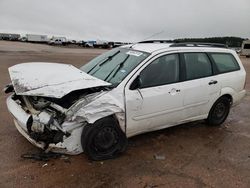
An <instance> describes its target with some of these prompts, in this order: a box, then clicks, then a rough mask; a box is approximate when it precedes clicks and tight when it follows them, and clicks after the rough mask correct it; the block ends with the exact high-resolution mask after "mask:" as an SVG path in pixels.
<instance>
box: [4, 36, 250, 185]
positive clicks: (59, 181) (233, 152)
mask: <svg viewBox="0 0 250 188" xmlns="http://www.w3.org/2000/svg"><path fill="white" fill-rule="evenodd" d="M103 51H104V50H101V49H71V48H70V49H67V48H61V47H51V46H47V45H39V44H28V43H19V42H5V41H0V71H1V72H0V88H3V87H4V86H5V85H6V84H8V83H9V82H10V79H9V75H8V71H7V68H8V67H10V66H12V65H14V64H18V63H22V62H34V61H40V62H59V63H69V64H73V65H75V66H77V67H80V66H81V65H83V64H84V63H86V62H88V61H89V60H90V59H91V58H93V57H95V56H97V55H98V54H100V53H102V52H103ZM241 59H242V62H243V64H244V66H245V68H246V71H247V74H248V75H250V59H246V58H244V57H241ZM38 71H39V70H38ZM246 89H247V91H248V92H247V96H246V97H245V99H244V100H243V102H242V103H241V104H240V105H238V106H236V107H234V108H233V109H232V110H231V113H230V115H229V117H228V119H227V121H226V122H225V123H224V124H223V125H222V126H221V127H209V126H206V125H205V124H204V122H203V121H200V122H195V123H189V124H184V125H180V126H176V127H173V128H168V129H165V130H161V131H157V132H152V133H147V134H143V135H139V136H136V137H133V138H131V139H129V147H128V150H127V151H126V152H125V153H124V154H123V155H122V156H121V157H119V158H117V159H113V160H108V161H103V162H91V161H89V160H88V159H87V157H86V156H85V155H84V154H81V155H78V156H64V157H61V158H58V159H51V160H49V161H48V162H43V161H35V160H28V159H23V158H21V155H22V154H25V153H37V152H39V149H37V148H36V147H35V146H33V145H31V144H30V143H29V142H28V141H27V140H26V139H25V138H24V137H23V136H21V135H20V134H19V133H18V131H17V130H16V128H15V127H14V124H13V121H12V118H11V116H10V114H9V113H8V112H7V108H6V104H5V99H6V97H7V96H6V95H5V94H4V93H3V92H1V94H0V117H1V124H0V159H1V160H0V187H1V188H5V187H25V188H29V187H147V188H149V187H225V188H229V187H246V188H247V187H250V117H249V115H250V78H249V76H248V80H247V85H246ZM156 154H157V155H160V156H164V157H165V159H164V157H163V159H162V160H159V159H155V158H154V155H156ZM65 158H66V159H67V160H65Z"/></svg>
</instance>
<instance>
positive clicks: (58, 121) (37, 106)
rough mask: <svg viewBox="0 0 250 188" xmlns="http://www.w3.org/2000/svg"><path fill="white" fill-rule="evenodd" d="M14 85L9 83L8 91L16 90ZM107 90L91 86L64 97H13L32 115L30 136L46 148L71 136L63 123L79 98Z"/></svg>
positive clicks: (28, 128) (28, 126) (82, 98)
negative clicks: (42, 143)
mask: <svg viewBox="0 0 250 188" xmlns="http://www.w3.org/2000/svg"><path fill="white" fill-rule="evenodd" d="M11 88H13V87H12V85H11V84H10V85H8V86H7V87H6V89H5V92H6V93H10V92H14V90H13V89H11ZM103 90H107V88H104V87H98V88H89V89H84V90H77V91H73V92H71V93H69V94H68V95H65V96H64V97H62V98H60V99H57V98H50V97H40V96H23V95H16V94H15V93H14V94H13V96H12V99H13V100H14V101H15V102H16V103H17V104H19V105H20V106H21V107H22V109H23V110H24V111H25V112H26V113H27V114H30V115H31V116H30V117H29V119H28V121H27V125H26V126H27V131H28V134H29V136H30V137H31V138H32V139H34V140H35V141H37V142H39V141H42V142H44V143H45V148H44V149H46V148H47V147H48V145H49V144H51V143H53V144H57V143H59V142H63V138H64V137H69V136H70V135H71V133H70V132H69V131H65V130H63V127H62V124H63V122H64V121H65V120H69V118H70V113H67V112H68V109H69V108H70V107H71V106H73V105H74V104H75V103H76V102H77V101H79V100H87V99H86V98H84V97H86V96H87V95H89V94H91V93H98V92H100V91H103Z"/></svg>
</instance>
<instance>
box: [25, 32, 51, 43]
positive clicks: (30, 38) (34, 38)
mask: <svg viewBox="0 0 250 188" xmlns="http://www.w3.org/2000/svg"><path fill="white" fill-rule="evenodd" d="M26 41H27V42H37V43H47V42H48V41H49V39H48V37H47V35H34V34H27V35H26Z"/></svg>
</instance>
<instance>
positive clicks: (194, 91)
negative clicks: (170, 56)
mask: <svg viewBox="0 0 250 188" xmlns="http://www.w3.org/2000/svg"><path fill="white" fill-rule="evenodd" d="M181 58H182V66H183V69H184V71H183V74H184V82H183V83H184V84H183V87H184V88H183V90H184V93H185V95H184V99H183V107H184V109H185V110H184V116H185V120H188V119H195V118H197V119H199V117H201V116H204V115H205V114H207V106H209V103H210V102H211V101H212V100H211V99H213V98H216V97H217V96H219V92H220V83H219V82H218V80H216V78H215V76H214V70H213V69H214V68H213V64H212V62H211V60H210V58H209V56H208V55H207V54H206V53H204V52H184V53H181Z"/></svg>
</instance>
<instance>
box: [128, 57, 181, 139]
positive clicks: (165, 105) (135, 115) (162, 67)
mask: <svg viewBox="0 0 250 188" xmlns="http://www.w3.org/2000/svg"><path fill="white" fill-rule="evenodd" d="M179 59H180V58H179V54H177V53H175V54H167V55H162V56H160V57H157V58H155V59H153V60H152V61H151V62H150V63H149V64H147V66H146V67H144V68H142V69H141V70H140V71H139V73H138V74H137V75H135V76H134V78H133V79H132V80H134V81H135V82H136V80H137V81H138V79H139V80H140V81H139V85H138V87H137V88H133V87H132V88H131V86H133V85H134V84H133V82H131V83H128V84H127V86H126V88H125V98H126V122H127V130H126V133H127V136H133V135H136V134H140V133H143V132H148V131H152V130H158V129H162V128H166V127H169V126H172V125H175V124H177V123H178V122H181V120H182V119H183V92H182V84H181V83H179V81H180V60H179Z"/></svg>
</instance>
